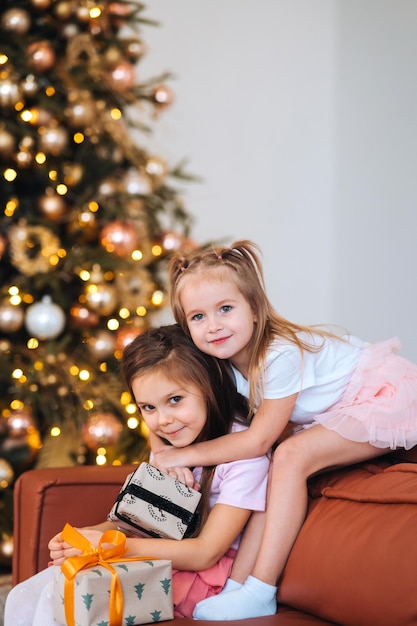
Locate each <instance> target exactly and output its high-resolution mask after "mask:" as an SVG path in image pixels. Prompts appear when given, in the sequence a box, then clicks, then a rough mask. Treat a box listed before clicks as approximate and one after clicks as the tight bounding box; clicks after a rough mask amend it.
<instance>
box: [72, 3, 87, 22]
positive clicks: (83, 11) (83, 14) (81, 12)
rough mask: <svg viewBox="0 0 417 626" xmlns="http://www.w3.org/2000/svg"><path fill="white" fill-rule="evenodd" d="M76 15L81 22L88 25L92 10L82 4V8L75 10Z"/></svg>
mask: <svg viewBox="0 0 417 626" xmlns="http://www.w3.org/2000/svg"><path fill="white" fill-rule="evenodd" d="M75 15H76V17H77V19H78V20H79V21H80V22H82V23H83V24H88V22H89V21H90V9H89V7H88V6H87V4H80V6H78V7H77V8H76V9H75Z"/></svg>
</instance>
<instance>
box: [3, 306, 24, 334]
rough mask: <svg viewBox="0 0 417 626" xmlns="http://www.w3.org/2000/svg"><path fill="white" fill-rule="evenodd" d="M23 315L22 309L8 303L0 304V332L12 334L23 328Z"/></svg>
mask: <svg viewBox="0 0 417 626" xmlns="http://www.w3.org/2000/svg"><path fill="white" fill-rule="evenodd" d="M24 318H25V313H24V311H23V308H21V307H20V306H15V305H13V304H10V303H9V302H4V303H3V304H0V330H2V331H3V332H5V333H14V332H16V331H17V330H19V329H20V328H21V327H22V326H23V320H24Z"/></svg>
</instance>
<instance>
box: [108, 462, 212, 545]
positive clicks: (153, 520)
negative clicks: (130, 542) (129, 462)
mask: <svg viewBox="0 0 417 626" xmlns="http://www.w3.org/2000/svg"><path fill="white" fill-rule="evenodd" d="M200 498H201V493H200V492H199V491H196V490H195V489H191V488H190V487H188V486H187V485H185V484H184V483H182V482H180V481H179V480H176V479H175V478H172V476H168V474H164V473H163V472H161V471H160V470H159V469H157V468H156V467H153V466H152V465H150V464H149V463H146V462H144V463H141V464H140V465H139V466H138V467H137V469H136V470H135V471H134V472H133V473H132V474H129V476H128V477H127V478H126V480H125V483H124V485H123V487H122V489H121V490H120V493H119V495H118V497H117V500H116V502H115V503H114V505H113V507H112V509H111V511H110V512H109V514H108V516H107V519H109V520H110V521H112V522H115V523H116V524H117V526H118V528H120V529H121V530H122V531H126V532H128V533H131V534H136V535H139V536H141V537H145V536H148V537H166V538H169V539H183V537H188V536H190V535H191V534H192V533H193V531H194V530H195V527H196V524H197V521H198V513H197V512H196V510H197V506H198V503H199V501H200Z"/></svg>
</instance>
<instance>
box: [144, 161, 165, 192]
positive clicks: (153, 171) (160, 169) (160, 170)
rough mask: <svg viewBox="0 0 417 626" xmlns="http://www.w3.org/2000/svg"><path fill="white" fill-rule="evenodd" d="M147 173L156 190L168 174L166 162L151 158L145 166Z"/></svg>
mask: <svg viewBox="0 0 417 626" xmlns="http://www.w3.org/2000/svg"><path fill="white" fill-rule="evenodd" d="M145 171H146V173H147V174H148V175H149V176H150V178H151V181H152V186H153V188H154V189H157V188H158V187H160V186H161V185H162V184H163V182H164V180H165V178H166V177H167V174H168V167H167V164H166V161H164V159H161V157H158V156H151V157H149V158H148V160H147V161H146V164H145Z"/></svg>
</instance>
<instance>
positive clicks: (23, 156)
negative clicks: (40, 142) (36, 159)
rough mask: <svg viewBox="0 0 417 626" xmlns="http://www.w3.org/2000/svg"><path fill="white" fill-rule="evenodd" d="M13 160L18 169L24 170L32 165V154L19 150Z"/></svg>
mask: <svg viewBox="0 0 417 626" xmlns="http://www.w3.org/2000/svg"><path fill="white" fill-rule="evenodd" d="M14 160H15V161H16V164H17V165H18V167H20V168H21V169H25V168H28V167H30V166H31V165H32V163H33V154H32V153H31V152H29V151H28V150H21V151H20V152H17V154H16V155H15V157H14Z"/></svg>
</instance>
